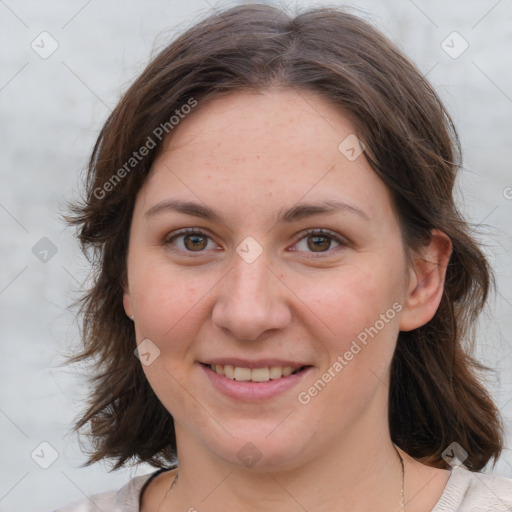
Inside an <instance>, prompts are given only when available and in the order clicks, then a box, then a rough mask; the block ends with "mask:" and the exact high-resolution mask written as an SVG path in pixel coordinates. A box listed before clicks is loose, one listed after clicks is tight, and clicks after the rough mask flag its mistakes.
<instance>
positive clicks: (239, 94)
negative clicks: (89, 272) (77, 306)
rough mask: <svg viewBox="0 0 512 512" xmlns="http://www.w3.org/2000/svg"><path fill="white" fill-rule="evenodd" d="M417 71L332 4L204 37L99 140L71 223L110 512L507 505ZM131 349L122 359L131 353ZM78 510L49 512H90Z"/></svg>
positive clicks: (175, 48) (450, 145) (482, 294)
mask: <svg viewBox="0 0 512 512" xmlns="http://www.w3.org/2000/svg"><path fill="white" fill-rule="evenodd" d="M458 150H459V147H458V142H457V137H456V133H455V129H454V127H453V125H452V122H451V120H450V117H449V116H448V114H447V112H446V111H445V109H444V107H443V106H442V104H441V102H440V101H439V99H438V97H437V95H436V94H435V92H434V91H433V90H432V88H431V86H430V85H429V84H428V83H427V82H426V80H425V79H424V77H423V76H422V75H421V74H420V73H419V72H418V70H417V69H416V68H415V67H414V66H413V65H412V64H411V63H410V62H409V61H408V60H407V59H406V58H405V57H404V56H403V55H401V54H400V53H399V52H398V50H397V49H396V48H395V47H394V46H393V45H392V44H391V43H390V42H389V41H388V40H387V39H385V38H384V37H383V36H382V35H381V34H380V33H378V32H377V31H376V30H375V29H374V28H372V27H371V26H369V25H368V24H367V23H366V22H364V21H362V20H361V19H359V18H357V17H354V16H352V15H350V14H347V13H345V12H343V11H342V10H338V9H330V8H324V9H317V10H311V11H308V12H305V13H303V14H301V15H299V16H297V17H295V18H290V17H289V16H288V15H287V14H285V13H284V12H281V11H280V10H278V9H275V8H272V7H268V6H264V5H247V6H243V7H235V8H232V9H229V10H226V11H223V12H221V13H219V14H216V15H214V16H212V17H211V18H209V19H207V20H205V21H202V22H200V23H198V24H197V25H196V26H194V27H193V28H191V29H190V30H188V31H187V32H186V33H185V34H184V35H182V36H181V37H179V38H178V39H177V40H176V41H174V42H173V43H172V44H171V45H170V46H169V47H168V48H166V49H164V50H163V51H162V52H161V53H160V54H159V55H158V56H157V57H156V58H155V59H154V60H153V61H152V62H151V63H150V64H149V66H148V67H147V68H146V70H145V71H144V72H143V73H142V75H141V76H140V77H139V78H138V79H137V81H136V82H135V83H134V84H133V85H132V87H131V88H130V89H129V90H128V91H127V93H126V94H125V95H124V97H123V98H122V99H121V101H120V103H119V105H118V106H117V108H116V109H115V110H114V112H113V113H112V115H111V116H110V118H109V119H108V121H107V122H106V124H105V126H104V128H103V130H102V131H101V134H100V136H99V139H98V142H97V144H96V146H95V148H94V152H93V155H92V157H91V160H90V168H89V177H88V182H87V198H86V201H85V202H84V204H81V205H75V206H74V207H73V213H74V216H71V217H69V218H68V220H69V222H71V223H74V224H75V225H77V226H79V228H80V231H79V238H80V241H81V243H82V247H83V248H84V250H85V251H86V252H87V251H90V250H91V251H92V254H91V252H88V253H89V254H91V258H92V261H93V264H94V269H95V276H94V277H95V281H94V286H93V287H92V289H91V290H90V291H89V292H88V293H87V295H86V296H84V297H83V299H82V313H83V314H84V329H83V339H84V349H83V352H82V353H80V354H79V355H77V356H76V358H75V360H85V361H91V362H93V363H94V365H95V369H96V376H95V380H94V387H93V393H92V395H91V403H90V407H89V409H88V410H87V411H86V412H85V414H84V415H83V417H82V418H81V419H80V420H79V421H78V423H77V428H78V429H81V428H82V427H85V426H89V429H90V435H91V437H92V439H93V442H94V449H93V451H92V453H91V457H90V462H91V463H92V462H95V461H99V460H101V459H104V458H109V459H112V460H114V462H115V468H118V467H121V466H122V465H124V464H125V463H127V462H129V461H135V462H140V461H144V462H149V463H150V464H153V465H154V466H155V467H158V468H160V469H159V470H158V471H156V472H155V473H153V474H152V475H147V476H142V477H137V478H134V479H133V480H132V481H130V482H129V483H128V484H127V485H126V486H125V487H123V488H122V489H121V490H120V491H118V492H112V493H106V494H103V495H99V496H96V497H95V498H94V499H93V501H94V503H96V506H98V507H99V508H100V509H101V510H103V511H111V510H112V511H113V510H126V511H136V510H141V511H143V512H149V511H163V510H169V511H174V510H189V511H194V510H198V511H217V512H218V511H224V510H226V511H227V510H247V511H260V510H275V509H278V508H279V509H282V510H287V511H293V510H297V511H299V510H310V511H313V510H314V511H331V512H332V511H336V512H339V511H352V512H353V511H366V510H385V511H395V510H406V511H407V512H420V511H433V512H441V511H447V510H450V511H452V510H460V511H462V510H464V511H476V510H510V507H511V506H512V482H511V481H510V480H507V479H505V478H498V477H495V476H490V475H486V474H482V473H479V472H478V471H479V470H481V469H482V468H484V466H486V464H487V463H488V462H489V461H490V460H491V459H494V460H496V459H497V457H498V456H499V454H500V452H501V450H502V448H503V432H502V425H501V420H500V418H499V414H498V411H497V409H496V406H495V405H494V404H493V402H492V400H491V398H490V397H489V395H488V393H487V391H486V390H485V389H484V388H483V387H482V385H481V384H480V383H479V381H478V379H477V375H476V373H475V372H476V371H477V370H479V369H481V367H480V366H479V365H478V364H477V363H476V362H475V361H474V360H473V359H472V358H471V357H470V356H469V355H468V354H467V353H466V352H465V351H464V349H463V342H465V341H466V340H467V338H468V336H469V334H470V331H471V327H472V325H473V322H474V321H475V318H476V315H477V314H478V312H479V311H480V310H481V308H482V307H483V305H484V303H485V299H486V296H487V293H488V289H489V287H490V284H491V283H492V272H491V270H490V268H489V266H488V263H487V261H486V259H485V257H484V255H483V253H482V252H481V251H480V249H479V248H478V246H477V245H476V243H475V241H474V240H473V239H472V237H471V234H470V232H469V229H468V226H467V224H466V223H465V221H464V220H463V219H462V218H461V216H460V215H459V213H458V211H457V208H456V206H455V204H454V201H453V197H452V191H453V186H454V182H455V177H456V172H457V169H458V161H459V154H458ZM134 354H135V355H134ZM93 509H95V505H93V504H92V502H90V501H89V502H87V501H86V502H84V503H82V504H80V505H73V506H71V507H69V508H65V509H62V510H66V511H78V510H93Z"/></svg>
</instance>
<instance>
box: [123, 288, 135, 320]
mask: <svg viewBox="0 0 512 512" xmlns="http://www.w3.org/2000/svg"><path fill="white" fill-rule="evenodd" d="M123 306H124V310H125V312H126V315H127V316H128V317H130V318H131V317H132V316H133V308H132V299H131V296H130V292H129V290H128V287H125V289H124V294H123Z"/></svg>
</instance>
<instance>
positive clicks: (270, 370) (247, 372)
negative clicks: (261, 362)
mask: <svg viewBox="0 0 512 512" xmlns="http://www.w3.org/2000/svg"><path fill="white" fill-rule="evenodd" d="M210 369H211V370H213V371H214V372H216V373H218V374H219V375H223V376H224V377H227V378H228V379H231V380H238V381H249V380H250V381H253V382H268V381H269V380H275V379H280V378H282V377H288V376H290V375H291V374H292V373H293V372H294V369H293V368H292V367H291V366H284V367H282V366H270V367H265V368H252V369H251V368H242V367H240V366H232V365H230V364H226V365H221V364H211V365H210ZM298 369H299V368H297V370H298Z"/></svg>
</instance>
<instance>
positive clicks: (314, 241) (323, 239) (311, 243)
mask: <svg viewBox="0 0 512 512" xmlns="http://www.w3.org/2000/svg"><path fill="white" fill-rule="evenodd" d="M331 242H332V240H331V239H330V238H329V237H327V236H318V235H314V236H308V242H307V244H308V248H309V249H311V250H312V251H313V252H324V251H326V250H328V249H329V248H330V247H331Z"/></svg>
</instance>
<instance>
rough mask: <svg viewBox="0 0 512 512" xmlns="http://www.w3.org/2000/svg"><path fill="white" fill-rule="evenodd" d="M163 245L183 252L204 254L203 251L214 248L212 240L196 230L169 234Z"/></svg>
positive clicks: (188, 229)
mask: <svg viewBox="0 0 512 512" xmlns="http://www.w3.org/2000/svg"><path fill="white" fill-rule="evenodd" d="M164 245H171V246H172V245H174V246H176V248H177V250H179V251H183V252H188V253H191V252H204V249H207V248H209V249H212V248H213V247H212V245H213V246H214V247H216V244H215V243H214V242H213V240H212V239H211V238H210V237H209V236H208V235H207V234H206V233H205V232H204V231H202V230H200V229H197V228H187V229H182V230H180V231H178V232H175V233H171V235H170V236H167V237H166V238H165V240H164Z"/></svg>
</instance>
